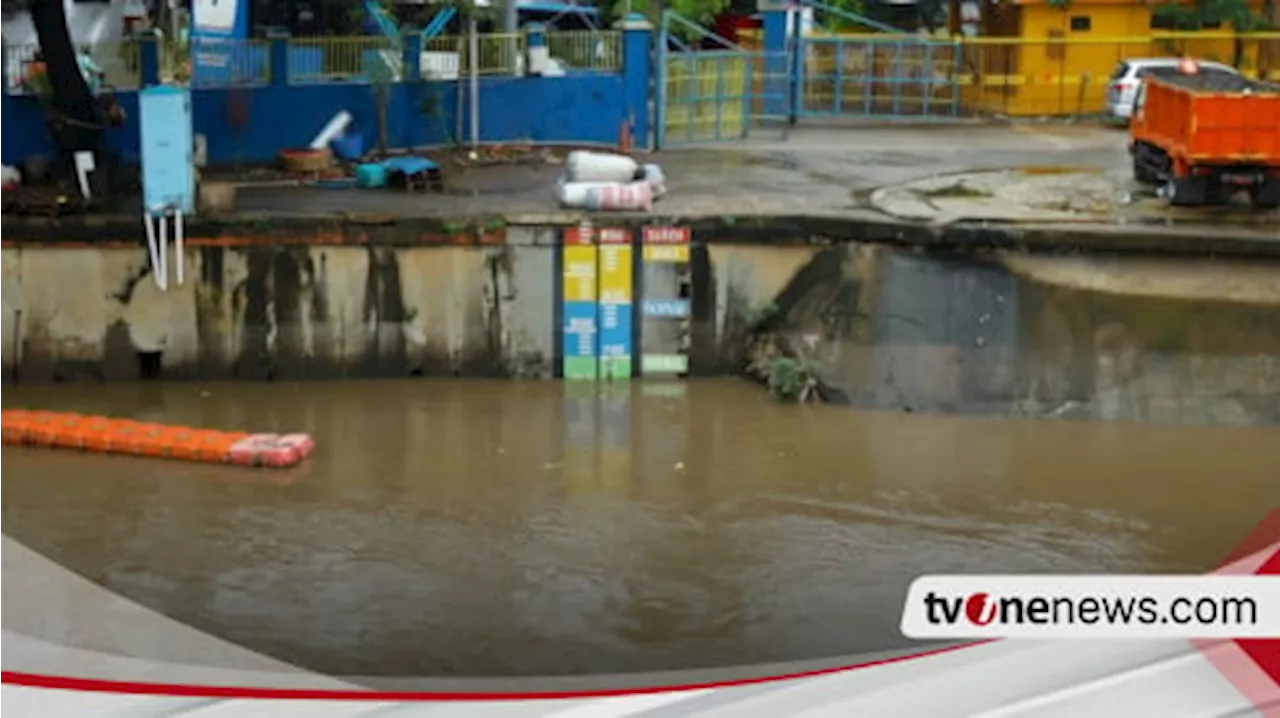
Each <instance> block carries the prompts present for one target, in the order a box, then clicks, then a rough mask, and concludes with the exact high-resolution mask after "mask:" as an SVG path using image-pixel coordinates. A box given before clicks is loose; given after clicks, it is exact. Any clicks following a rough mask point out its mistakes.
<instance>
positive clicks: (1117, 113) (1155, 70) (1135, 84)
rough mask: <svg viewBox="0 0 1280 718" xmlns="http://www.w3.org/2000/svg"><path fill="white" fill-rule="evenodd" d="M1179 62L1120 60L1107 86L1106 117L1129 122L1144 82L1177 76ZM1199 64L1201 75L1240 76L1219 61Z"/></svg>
mask: <svg viewBox="0 0 1280 718" xmlns="http://www.w3.org/2000/svg"><path fill="white" fill-rule="evenodd" d="M1180 62H1182V60H1181V59H1180V58H1176V57H1141V58H1134V59H1131V60H1121V61H1120V62H1119V63H1117V64H1116V69H1115V71H1114V72H1112V73H1111V79H1110V80H1109V82H1108V85H1107V109H1106V112H1107V116H1109V117H1111V118H1114V119H1116V120H1121V121H1123V122H1128V121H1129V118H1130V117H1132V116H1133V101H1134V100H1135V99H1136V98H1137V97H1138V88H1139V87H1141V86H1142V81H1143V80H1145V79H1146V78H1148V77H1160V76H1161V75H1174V74H1177V72H1178V64H1179V63H1180ZM1196 64H1197V65H1199V68H1200V72H1204V73H1216V72H1224V73H1228V74H1232V75H1239V74H1240V73H1239V71H1237V70H1236V69H1235V68H1234V67H1231V66H1230V65H1223V64H1222V63H1220V62H1201V61H1199V60H1197V61H1196Z"/></svg>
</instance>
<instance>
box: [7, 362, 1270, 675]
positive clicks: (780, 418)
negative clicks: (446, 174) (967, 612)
mask: <svg viewBox="0 0 1280 718" xmlns="http://www.w3.org/2000/svg"><path fill="white" fill-rule="evenodd" d="M4 403H5V405H6V406H10V405H23V406H28V407H53V408H57V409H61V410H76V411H82V412H109V413H112V414H116V415H119V416H128V417H134V418H138V419H150V420H157V419H159V420H164V421H169V422H174V423H180V422H181V423H191V424H197V425H204V426H211V427H225V428H232V427H242V428H245V429H251V430H301V431H308V432H311V433H313V434H314V435H315V437H316V439H317V441H318V448H317V450H316V454H315V455H314V457H313V458H312V459H311V460H310V461H309V462H308V463H307V464H305V465H304V466H303V467H301V468H300V469H298V470H294V471H287V472H268V473H259V472H254V471H251V470H246V469H242V468H235V467H224V466H210V465H192V464H183V463H178V462H166V461H161V460H144V459H129V458H123V457H119V458H116V457H98V456H93V455H86V454H77V453H70V452H59V451H55V450H40V449H14V448H9V447H6V448H5V449H4V458H5V459H6V460H7V461H8V462H9V469H10V471H9V490H8V491H7V492H6V493H5V496H4V509H3V512H4V513H3V518H4V520H5V522H6V529H5V532H6V534H7V535H8V536H10V537H12V538H14V539H16V540H18V541H20V542H22V543H23V544H25V545H26V546H28V547H30V548H32V549H34V550H36V551H38V552H40V553H42V554H44V555H45V556H47V557H49V558H50V559H52V560H54V561H56V562H58V563H60V564H62V565H63V566H66V567H67V568H70V569H71V570H74V571H76V572H78V573H80V574H81V575H83V576H85V577H86V578H88V579H90V580H92V581H94V582H97V583H99V584H101V585H104V586H106V587H107V588H110V589H112V590H114V591H116V592H119V593H120V594H122V595H124V596H126V597H129V598H131V599H134V600H136V601H139V602H140V603H142V604H143V605H146V606H148V607H151V608H154V609H156V610H158V611H161V612H162V613H164V614H167V615H169V616H171V617H174V618H176V619H178V620H180V621H182V622H184V623H187V624H189V625H192V626H194V627H196V628H200V629H204V630H207V631H210V632H212V633H213V634H215V635H217V636H221V637H223V638H226V639H229V640H231V641H233V642H235V643H238V644H241V645H243V646H245V647H248V648H251V649H255V650H259V651H262V652H265V653H267V654H268V655H270V656H273V657H275V658H279V659H282V660H285V661H289V662H296V663H299V664H301V665H303V666H306V667H309V668H313V669H317V670H321V671H324V672H328V673H336V674H347V675H352V674H367V675H437V676H459V675H537V674H555V673H573V672H591V673H603V672H616V671H639V670H645V669H650V670H654V669H675V668H681V667H690V666H707V665H728V664H737V665H741V664H749V663H755V662H768V661H780V660H791V659H812V658H818V657H822V656H830V655H836V654H852V653H861V652H864V651H874V650H881V649H892V648H895V647H902V646H904V645H907V642H906V641H905V640H904V639H903V638H902V637H901V635H900V634H899V633H898V631H897V628H896V627H897V624H898V619H899V616H900V612H901V607H902V600H903V595H904V592H905V589H906V587H907V585H908V583H909V582H910V581H911V580H912V578H914V577H915V576H916V575H919V574H921V573H932V572H1005V571H1012V572H1067V573H1071V572H1095V571H1116V572H1131V571H1136V572H1147V571H1149V572H1160V571H1202V570H1205V569H1208V568H1210V567H1212V566H1213V565H1214V564H1215V563H1216V562H1217V561H1218V560H1219V559H1220V558H1222V556H1223V555H1225V554H1226V552H1228V551H1230V550H1231V548H1232V547H1233V546H1234V545H1235V544H1236V543H1237V542H1238V541H1239V540H1240V539H1241V538H1242V536H1243V535H1244V534H1245V533H1247V531H1248V530H1249V527H1251V526H1253V525H1254V524H1255V523H1256V522H1257V521H1259V520H1260V519H1261V518H1262V517H1263V515H1264V514H1265V513H1266V512H1267V511H1268V510H1269V509H1270V508H1271V507H1272V506H1274V503H1275V482H1274V479H1275V476H1276V475H1277V474H1280V457H1277V455H1276V453H1275V451H1274V446H1275V432H1274V430H1271V429H1263V428H1256V427H1195V428H1191V427H1185V426H1184V427H1178V426H1155V425H1142V424H1133V423H1121V422H1108V423H1102V422H1055V421H1034V420H1016V419H1008V418H975V417H965V416H930V415H925V414H902V413H893V412H861V411H854V410H849V409H841V408H835V407H801V406H795V405H784V404H779V403H776V402H774V401H772V400H771V399H769V398H768V397H767V396H766V394H765V393H764V392H763V391H761V390H760V389H758V388H757V387H755V386H752V385H751V384H749V383H747V382H743V381H739V380H732V379H728V380H692V381H689V382H687V383H665V384H652V383H644V382H636V383H634V384H633V385H631V386H623V387H616V388H614V389H612V390H605V391H602V392H600V393H595V392H594V391H592V390H587V391H585V392H584V391H582V390H580V389H576V388H575V387H574V386H573V385H571V384H569V385H566V384H560V383H511V382H489V381H468V380H441V381H381V382H312V383H305V384H285V383H276V384H238V383H212V384H205V385H195V384H145V383H144V384H116V385H105V386H104V385H99V386H85V385H75V386H73V385H61V386H46V387H26V386H14V387H8V391H7V392H6V393H5V395H4Z"/></svg>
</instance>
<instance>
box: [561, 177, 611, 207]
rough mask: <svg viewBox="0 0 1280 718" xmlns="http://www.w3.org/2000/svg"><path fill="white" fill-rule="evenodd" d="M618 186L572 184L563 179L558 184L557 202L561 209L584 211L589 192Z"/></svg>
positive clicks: (602, 183)
mask: <svg viewBox="0 0 1280 718" xmlns="http://www.w3.org/2000/svg"><path fill="white" fill-rule="evenodd" d="M616 184H617V182H570V181H568V179H567V178H565V177H561V178H560V181H559V182H556V189H555V195H556V200H557V201H558V202H559V203H560V206H561V207H565V208H567V209H584V208H585V207H586V206H587V193H588V192H590V191H591V190H593V189H600V188H601V187H611V186H613V185H616Z"/></svg>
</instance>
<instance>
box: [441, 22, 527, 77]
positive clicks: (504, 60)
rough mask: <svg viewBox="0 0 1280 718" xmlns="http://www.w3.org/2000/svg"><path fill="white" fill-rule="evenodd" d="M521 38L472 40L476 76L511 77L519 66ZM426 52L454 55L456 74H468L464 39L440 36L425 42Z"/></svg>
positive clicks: (481, 37)
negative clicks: (475, 60) (474, 49)
mask: <svg viewBox="0 0 1280 718" xmlns="http://www.w3.org/2000/svg"><path fill="white" fill-rule="evenodd" d="M524 48H525V42H524V35H523V34H522V33H518V32H510V33H505V32H504V33H488V34H485V35H477V36H476V49H477V51H478V52H477V55H476V58H477V61H478V62H477V69H476V72H477V74H480V75H514V74H515V73H516V71H517V70H518V69H519V68H520V67H522V66H523V63H522V62H521V61H520V58H521V57H523V56H524ZM422 49H423V50H425V51H427V52H436V53H454V54H456V55H457V56H458V71H459V72H460V73H461V74H464V75H465V74H466V73H468V72H470V71H471V54H470V52H471V42H470V38H469V37H467V36H466V35H441V36H440V37H433V38H431V39H430V40H428V41H427V43H426V47H424V48H422Z"/></svg>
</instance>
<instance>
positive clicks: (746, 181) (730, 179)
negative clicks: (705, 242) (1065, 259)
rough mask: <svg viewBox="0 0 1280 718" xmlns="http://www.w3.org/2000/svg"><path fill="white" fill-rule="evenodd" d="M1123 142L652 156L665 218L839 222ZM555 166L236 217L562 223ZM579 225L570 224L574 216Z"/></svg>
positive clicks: (1084, 135)
mask: <svg viewBox="0 0 1280 718" xmlns="http://www.w3.org/2000/svg"><path fill="white" fill-rule="evenodd" d="M1124 143H1125V136H1124V134H1123V133H1121V132H1117V131H1115V130H1108V129H1099V128H1093V127H1073V126H1063V125H1043V126H1035V125H1032V126H1013V127H1008V126H1006V127H992V126H958V127H950V126H948V127H919V128H916V127H903V128H858V129H853V128H830V129H816V128H815V129H801V130H799V131H796V132H793V133H791V134H790V136H789V137H787V138H785V139H783V138H781V137H779V136H778V134H777V133H772V134H771V135H770V136H762V137H761V138H759V139H747V140H743V141H736V142H732V143H723V144H718V145H706V146H701V147H698V148H687V149H677V150H668V151H663V152H658V153H654V154H653V155H650V156H649V158H648V159H649V161H655V162H658V163H659V164H661V165H662V167H663V170H664V172H665V174H666V176H667V180H668V187H669V189H670V194H669V195H668V196H667V197H666V198H664V199H662V200H661V201H660V202H658V203H657V204H656V205H655V207H654V214H659V215H662V216H694V215H696V216H720V215H797V214H808V215H822V216H831V215H845V214H854V215H856V214H859V213H862V212H873V211H874V207H872V206H871V205H870V203H869V201H868V198H869V195H870V193H871V192H872V191H873V190H875V189H876V188H879V187H883V186H886V185H894V184H900V183H903V182H909V181H913V180H919V179H926V178H929V177H933V176H936V175H939V174H948V173H958V172H968V171H974V170H984V169H1006V168H1020V167H1043V166H1053V167H1063V166H1067V167H1082V168H1088V169H1101V170H1119V169H1122V168H1123V167H1125V166H1127V162H1128V158H1127V155H1126V154H1125V151H1124ZM559 171H560V167H559V166H556V165H523V166H509V167H483V168H453V167H448V168H446V193H445V194H444V195H405V194H401V193H397V192H393V191H381V192H379V191H356V190H334V189H319V188H315V187H254V188H253V189H252V190H245V189H242V190H241V192H240V194H239V197H238V199H237V211H238V212H242V213H270V214H273V215H276V216H298V215H315V214H321V215H333V214H335V213H336V214H342V213H374V214H379V213H385V214H391V215H395V216H399V217H405V216H421V217H440V216H460V217H464V216H474V215H485V214H494V213H495V212H497V213H503V214H520V213H540V214H545V213H553V214H555V213H559V208H558V207H557V205H556V202H555V199H554V197H553V196H552V192H551V189H552V185H553V184H554V182H555V178H556V176H557V175H558V174H559ZM573 214H577V213H573Z"/></svg>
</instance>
